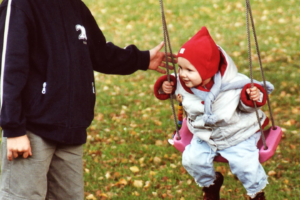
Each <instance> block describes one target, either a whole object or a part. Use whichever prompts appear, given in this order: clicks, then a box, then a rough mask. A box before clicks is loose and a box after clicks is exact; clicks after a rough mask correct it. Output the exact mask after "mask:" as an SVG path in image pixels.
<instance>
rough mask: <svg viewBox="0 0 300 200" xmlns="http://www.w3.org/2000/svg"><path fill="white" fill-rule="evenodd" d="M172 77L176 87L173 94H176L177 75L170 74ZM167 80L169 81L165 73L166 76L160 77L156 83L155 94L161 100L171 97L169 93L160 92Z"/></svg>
mask: <svg viewBox="0 0 300 200" xmlns="http://www.w3.org/2000/svg"><path fill="white" fill-rule="evenodd" d="M170 79H171V81H173V82H174V88H173V91H172V94H174V93H175V90H176V85H177V84H176V78H175V76H172V75H170ZM165 81H168V76H167V75H164V76H162V77H160V78H159V79H157V81H156V83H155V84H154V94H155V96H156V98H158V99H159V100H166V99H168V98H170V95H169V94H159V90H160V88H161V87H162V84H163V83H164V82H165Z"/></svg>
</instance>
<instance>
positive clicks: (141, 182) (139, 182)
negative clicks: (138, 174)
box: [133, 180, 143, 188]
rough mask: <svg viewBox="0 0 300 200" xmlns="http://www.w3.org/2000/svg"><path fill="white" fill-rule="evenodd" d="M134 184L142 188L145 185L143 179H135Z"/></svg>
mask: <svg viewBox="0 0 300 200" xmlns="http://www.w3.org/2000/svg"><path fill="white" fill-rule="evenodd" d="M133 186H134V187H136V188H141V187H143V181H142V180H135V181H133Z"/></svg>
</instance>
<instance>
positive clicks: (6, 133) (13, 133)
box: [2, 126, 26, 138]
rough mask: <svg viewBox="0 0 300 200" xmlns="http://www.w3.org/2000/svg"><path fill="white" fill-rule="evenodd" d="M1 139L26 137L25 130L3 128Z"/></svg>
mask: <svg viewBox="0 0 300 200" xmlns="http://www.w3.org/2000/svg"><path fill="white" fill-rule="evenodd" d="M2 130H3V137H8V138H11V137H19V136H23V135H26V128H25V126H19V127H17V128H9V129H6V128H3V129H2Z"/></svg>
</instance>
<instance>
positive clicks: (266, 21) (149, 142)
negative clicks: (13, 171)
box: [84, 0, 300, 200]
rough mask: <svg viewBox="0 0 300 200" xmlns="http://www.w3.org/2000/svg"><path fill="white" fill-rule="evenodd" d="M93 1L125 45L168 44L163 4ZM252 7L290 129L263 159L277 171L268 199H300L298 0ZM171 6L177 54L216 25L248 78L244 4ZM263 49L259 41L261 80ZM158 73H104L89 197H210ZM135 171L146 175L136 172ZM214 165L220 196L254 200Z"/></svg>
mask: <svg viewBox="0 0 300 200" xmlns="http://www.w3.org/2000/svg"><path fill="white" fill-rule="evenodd" d="M85 2H86V4H87V5H88V6H89V8H90V9H91V10H92V12H93V14H94V15H95V17H96V19H97V22H98V24H99V26H100V27H101V28H102V29H103V32H104V35H105V36H106V38H107V40H108V41H113V42H114V43H115V44H116V45H119V46H121V47H123V46H127V45H129V44H132V43H134V44H136V45H137V46H138V47H139V48H140V49H151V48H153V47H154V46H156V45H157V44H159V43H160V41H163V33H162V25H161V18H160V17H161V15H160V5H159V1H158V0H148V1H137V0H129V1H125V0H121V1H117V2H116V1H108V0H103V1H96V0H85ZM251 3H252V10H253V15H254V19H255V25H256V31H257V35H258V42H259V45H260V51H261V56H262V61H263V66H264V69H265V75H266V78H267V80H269V81H270V82H272V83H273V84H274V86H275V88H276V90H275V91H274V92H273V93H272V95H271V96H270V99H271V104H272V108H273V112H274V117H275V123H276V124H278V125H280V126H281V127H283V129H284V137H283V138H282V141H281V143H280V145H279V148H278V149H277V152H276V154H275V155H274V156H273V158H272V159H270V160H269V161H267V162H266V163H264V168H265V170H266V172H267V173H269V172H270V171H274V172H276V174H275V175H272V176H270V177H269V183H270V184H269V185H268V186H267V187H266V189H265V191H266V196H267V199H278V200H279V199H280V200H282V199H299V195H300V189H299V184H300V178H299V177H298V176H299V173H298V172H299V168H300V164H299V161H300V155H299V151H297V149H298V145H299V143H300V133H299V128H300V123H299V119H300V115H299V112H300V106H299V103H300V94H299V87H300V84H299V83H300V75H299V74H300V73H299V72H300V70H299V65H300V59H299V58H300V51H298V49H299V46H300V44H299V39H298V38H299V35H300V34H299V33H300V17H299V15H298V13H299V7H298V5H297V3H296V1H295V0H293V1H292V0H288V1H279V0H273V1H270V0H268V1H267V0H256V1H251ZM164 6H165V12H166V20H167V23H168V29H169V34H170V40H171V44H172V48H173V51H174V52H175V53H177V51H178V49H179V48H180V46H181V45H182V44H183V43H184V42H185V41H187V40H188V39H189V38H190V37H191V36H193V35H194V34H195V33H196V32H197V31H198V30H199V29H200V28H201V26H207V27H208V29H209V31H210V33H211V35H212V37H213V38H214V39H215V41H216V43H217V44H218V45H220V46H222V47H223V48H224V49H225V50H226V51H227V52H228V53H229V55H231V56H232V58H233V60H234V61H235V63H236V64H237V66H238V67H239V71H240V72H242V73H245V74H247V75H249V69H248V49H247V34H246V19H245V8H244V2H243V1H234V0H228V1H220V0H213V1H203V0H200V1H199V0H197V1H195V0H189V1H188V0H180V1H179V0H175V1H174V0H173V1H171V0H167V1H166V0H165V1H164ZM255 53H256V52H255V47H254V43H253V39H252V55H253V60H254V61H253V62H254V63H253V66H254V77H255V78H256V79H257V80H261V76H260V72H259V65H258V62H257V56H256V55H255ZM159 76H160V74H158V73H155V72H142V71H139V72H136V73H135V74H133V75H130V76H107V75H103V74H96V77H97V80H98V81H97V105H96V112H95V113H96V114H95V120H94V121H93V124H92V126H91V127H90V129H89V139H88V142H87V144H86V145H85V156H84V159H85V169H86V173H85V184H86V186H85V192H86V196H87V197H88V198H90V199H93V198H94V199H101V198H104V197H105V196H107V198H108V199H164V198H166V199H201V196H202V191H201V189H200V188H199V187H198V186H197V185H196V184H195V183H194V181H193V180H192V178H191V176H189V175H188V174H187V172H186V171H185V170H184V168H183V167H182V165H181V154H180V153H179V152H178V151H177V150H175V149H174V148H173V147H172V146H170V145H168V143H167V139H168V138H170V137H171V135H172V132H173V130H174V125H173V121H172V111H171V106H170V102H169V101H158V100H157V99H156V98H155V97H154V95H153V91H152V90H153V89H152V88H153V84H154V82H155V81H156V79H157V78H158V77H159ZM264 110H267V108H266V107H265V108H264ZM158 158H159V159H158ZM157 159H158V161H160V162H158V161H157ZM154 160H155V161H156V162H155V161H154ZM133 166H136V167H138V168H139V171H138V172H132V171H131V170H130V168H131V167H133ZM215 167H216V169H217V170H219V171H221V172H222V173H223V174H224V175H225V182H224V185H223V188H222V191H221V198H223V199H245V198H246V195H245V194H246V191H245V189H244V188H243V186H242V184H241V183H240V182H239V181H238V180H237V179H236V178H235V177H234V176H232V174H231V173H230V169H229V167H228V165H227V164H220V163H216V164H215ZM108 174H109V175H108ZM124 180H126V182H123V181H124ZM137 180H141V181H143V184H142V187H140V188H139V187H135V184H134V181H137ZM147 181H149V182H150V184H148V185H147V184H146V182H147ZM121 183H123V184H121Z"/></svg>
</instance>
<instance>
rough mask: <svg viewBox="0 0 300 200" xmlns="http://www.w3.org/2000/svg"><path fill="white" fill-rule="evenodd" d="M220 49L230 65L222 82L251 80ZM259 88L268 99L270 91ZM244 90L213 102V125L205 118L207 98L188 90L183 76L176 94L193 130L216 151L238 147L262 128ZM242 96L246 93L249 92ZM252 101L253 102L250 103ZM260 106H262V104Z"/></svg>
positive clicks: (222, 95) (225, 93)
mask: <svg viewBox="0 0 300 200" xmlns="http://www.w3.org/2000/svg"><path fill="white" fill-rule="evenodd" d="M219 50H220V52H221V53H222V54H223V59H224V58H225V60H226V63H227V67H226V69H225V71H223V73H222V74H223V76H222V77H221V84H222V85H230V84H232V85H235V83H238V82H241V81H243V80H244V81H245V80H246V81H250V79H249V78H248V77H247V76H245V75H243V74H240V73H238V71H237V67H236V66H235V64H234V62H233V61H232V59H231V58H230V57H229V56H228V55H227V53H226V52H225V51H224V50H223V49H222V48H220V47H219ZM215 84H216V83H215ZM215 84H214V85H215ZM256 86H258V85H256ZM213 87H214V86H213ZM258 88H259V89H260V90H261V92H263V93H264V95H263V96H264V98H266V95H267V94H266V93H265V90H264V89H263V87H258ZM211 90H212V89H211ZM242 91H243V93H245V88H244V87H241V88H238V89H230V90H228V91H223V92H222V91H220V92H219V93H218V95H217V96H216V98H215V99H214V101H213V102H212V105H211V111H212V113H213V115H214V116H216V119H215V122H214V123H213V124H207V122H206V120H205V119H204V116H205V113H207V110H206V112H205V106H204V101H205V100H206V99H201V98H200V97H198V96H196V95H195V94H191V93H190V92H188V91H187V90H186V89H184V87H183V86H182V85H181V83H180V80H179V77H177V84H176V91H175V95H177V94H181V95H182V97H183V102H182V105H183V108H184V110H185V111H186V114H187V116H186V117H187V125H188V128H189V130H190V131H191V132H192V133H193V134H194V135H196V136H197V137H199V138H200V139H201V140H204V141H206V142H207V143H208V144H209V146H210V147H211V148H212V150H214V151H216V150H222V149H226V148H228V147H231V146H234V145H236V144H238V143H240V142H242V141H244V140H246V139H247V138H249V137H250V136H252V135H253V134H254V133H256V132H257V131H259V124H258V120H257V117H256V113H255V109H254V108H253V107H252V106H251V105H250V104H251V103H252V101H250V100H247V99H245V98H241V92H242ZM242 95H243V96H244V97H245V96H246V94H242ZM158 98H159V97H158ZM249 102H251V103H250V104H249ZM263 102H265V100H263ZM205 104H206V102H205ZM258 105H259V106H262V104H258ZM258 113H259V118H260V122H261V124H262V125H263V124H265V122H267V121H268V119H267V117H266V115H265V114H264V113H263V112H262V111H261V110H260V109H259V110H258Z"/></svg>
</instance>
